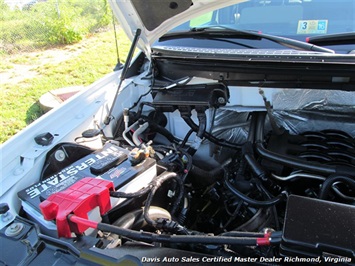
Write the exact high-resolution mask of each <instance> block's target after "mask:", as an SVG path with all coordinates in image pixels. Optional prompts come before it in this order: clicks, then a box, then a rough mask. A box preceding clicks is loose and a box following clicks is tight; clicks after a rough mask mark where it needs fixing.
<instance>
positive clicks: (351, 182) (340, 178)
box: [319, 175, 355, 199]
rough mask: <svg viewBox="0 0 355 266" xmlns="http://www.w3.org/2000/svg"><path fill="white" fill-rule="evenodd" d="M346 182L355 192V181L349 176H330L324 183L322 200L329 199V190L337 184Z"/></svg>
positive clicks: (320, 194) (321, 191) (321, 194)
mask: <svg viewBox="0 0 355 266" xmlns="http://www.w3.org/2000/svg"><path fill="white" fill-rule="evenodd" d="M338 181H341V182H344V183H346V184H347V185H349V186H350V187H351V188H352V189H354V190H355V180H354V179H352V178H350V177H347V176H339V175H332V176H329V177H328V178H327V179H326V180H325V181H324V183H323V185H322V188H321V190H320V193H319V198H320V199H327V197H328V195H329V190H330V189H331V187H332V185H333V184H334V183H335V182H338Z"/></svg>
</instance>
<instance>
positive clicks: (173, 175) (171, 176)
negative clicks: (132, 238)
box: [143, 172, 184, 226]
mask: <svg viewBox="0 0 355 266" xmlns="http://www.w3.org/2000/svg"><path fill="white" fill-rule="evenodd" d="M170 179H174V180H175V181H177V183H178V186H179V194H178V197H177V198H176V200H175V204H174V206H173V209H172V211H171V213H174V212H175V211H176V208H177V207H178V206H179V203H180V202H181V200H182V198H183V196H184V189H183V184H182V180H181V179H180V177H179V176H178V175H177V174H176V173H174V172H164V173H163V174H161V175H160V176H158V177H157V178H156V179H154V185H153V186H152V190H151V191H150V193H149V195H148V197H147V200H146V202H145V206H144V210H143V215H144V219H145V220H146V221H147V223H148V224H150V225H152V226H155V225H156V221H153V220H152V219H151V218H150V217H149V208H150V206H151V203H152V200H153V197H154V195H155V193H156V191H157V190H158V188H160V187H161V185H162V184H163V183H164V182H165V181H167V180H170Z"/></svg>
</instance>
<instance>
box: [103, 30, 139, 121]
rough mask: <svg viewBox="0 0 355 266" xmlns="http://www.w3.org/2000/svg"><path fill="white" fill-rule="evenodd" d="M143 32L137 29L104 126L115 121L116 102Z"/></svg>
mask: <svg viewBox="0 0 355 266" xmlns="http://www.w3.org/2000/svg"><path fill="white" fill-rule="evenodd" d="M141 32H142V30H141V29H137V30H136V34H135V35H134V39H133V41H132V45H131V47H130V49H129V52H128V55H127V59H126V63H125V64H124V66H123V69H122V72H121V76H120V83H119V84H118V87H117V90H116V94H115V98H114V99H113V102H112V105H111V108H110V111H109V113H108V114H107V116H106V118H105V120H104V124H105V125H106V126H107V125H109V124H110V122H111V121H112V119H114V117H113V116H112V110H113V108H114V106H115V103H116V100H117V96H118V92H119V91H120V88H121V86H122V83H123V81H124V80H125V79H126V76H127V71H128V68H129V66H130V64H131V61H132V57H133V54H134V50H135V49H136V47H137V43H138V40H139V36H140V35H141Z"/></svg>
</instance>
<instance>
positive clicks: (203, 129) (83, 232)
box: [2, 83, 355, 264]
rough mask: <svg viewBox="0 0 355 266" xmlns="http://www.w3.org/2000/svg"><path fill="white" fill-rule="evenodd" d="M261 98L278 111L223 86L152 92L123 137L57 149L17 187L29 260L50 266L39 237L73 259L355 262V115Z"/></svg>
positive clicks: (126, 113) (86, 136) (129, 115)
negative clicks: (33, 179)
mask: <svg viewBox="0 0 355 266" xmlns="http://www.w3.org/2000/svg"><path fill="white" fill-rule="evenodd" d="M260 94H261V96H262V97H263V99H264V102H265V108H264V110H266V111H263V110H260V111H257V110H253V111H248V110H246V111H244V112H241V111H238V112H237V111H235V110H234V109H233V108H232V106H230V104H229V103H230V90H229V88H228V86H227V85H225V84H223V83H215V84H197V85H187V84H178V85H177V86H175V87H173V88H168V89H166V88H165V89H161V88H157V87H154V86H153V87H152V89H150V90H149V95H151V97H152V101H143V100H142V98H139V99H138V101H137V102H136V103H135V104H134V105H133V106H131V107H130V108H126V109H125V110H123V112H122V115H121V117H120V118H119V119H117V121H116V126H115V132H114V136H113V137H112V138H107V137H106V136H105V135H104V134H102V131H100V130H99V129H98V130H88V131H86V132H83V134H82V136H80V137H78V139H77V140H78V141H77V143H61V144H59V145H56V146H55V147H54V148H53V149H52V150H51V151H50V152H49V153H48V154H47V156H46V161H45V164H44V167H43V170H42V173H41V178H40V180H38V182H37V183H35V184H33V185H31V186H29V187H28V188H26V189H24V190H22V191H19V192H18V197H19V198H20V199H21V202H22V217H23V218H21V217H19V218H16V219H20V220H21V219H23V221H18V222H19V223H21V224H22V226H23V224H25V227H26V228H25V229H22V231H21V233H19V234H17V235H16V238H17V239H21V241H22V243H23V245H22V246H21V248H20V250H21V252H20V253H21V254H22V255H21V256H23V257H24V258H26V259H27V260H30V259H33V257H35V256H38V260H40V259H41V256H40V255H39V254H45V253H44V252H42V253H41V251H40V250H36V251H34V250H32V251H29V250H31V248H29V246H31V244H28V243H31V241H32V243H33V242H36V241H37V242H41V243H42V244H41V245H37V246H40V247H41V249H42V250H47V251H48V253H51V252H52V251H53V250H56V252H57V254H60V255H58V256H59V257H60V262H63V261H66V263H72V262H73V261H75V260H74V259H72V257H71V256H70V254H76V255H78V254H79V253H80V260H81V261H82V262H83V263H89V262H90V263H98V264H105V263H107V262H122V261H124V260H128V261H134V260H135V258H132V256H131V257H129V256H128V257H127V254H131V255H134V256H135V257H138V259H139V261H140V262H147V263H153V264H154V263H157V262H164V258H165V259H167V256H168V257H169V259H171V260H172V259H173V258H175V261H171V262H230V261H229V260H231V261H232V262H247V261H246V260H245V259H246V258H249V259H251V258H263V261H261V260H260V259H258V260H257V261H256V262H258V263H263V262H265V263H267V262H277V260H276V261H275V260H272V258H279V257H294V256H296V257H297V256H300V257H307V258H312V259H313V260H310V262H313V263H317V258H318V257H322V256H328V255H329V254H331V256H333V257H336V258H342V259H343V262H344V261H345V262H349V260H348V261H346V259H350V261H351V260H352V261H355V242H354V232H355V224H354V223H353V222H352V221H355V179H354V176H355V166H354V165H355V138H354V133H355V131H354V128H353V123H354V120H353V117H351V115H347V114H342V115H343V116H342V117H341V119H339V114H336V115H335V112H332V111H322V112H318V111H314V110H296V111H294V110H274V109H273V108H272V106H271V105H270V103H269V102H268V99H267V97H266V96H265V95H264V94H263V92H262V91H261V90H260ZM333 111H334V110H333ZM340 120H341V121H340ZM95 138H99V142H102V143H103V145H102V147H100V148H99V149H93V148H92V147H90V148H89V147H87V146H85V145H83V143H84V144H85V142H89V141H91V140H92V139H95ZM345 221H346V222H345ZM34 224H36V225H34ZM5 230H6V232H2V234H5V235H7V237H8V239H9V240H8V241H9V242H11V241H13V240H11V237H10V236H11V233H9V229H5V228H4V229H2V231H5ZM39 232H40V233H39ZM9 234H10V236H9ZM26 243H27V244H26ZM33 246H34V245H33ZM6 247H7V248H10V247H11V245H10V244H9V245H6ZM54 247H55V248H54ZM38 249H39V248H38ZM133 250H134V251H133ZM79 251H80V252H79ZM52 253H53V252H52ZM36 254H37V255H36ZM326 254H328V255H326ZM43 256H45V255H43ZM329 256H330V255H329ZM59 257H58V258H59ZM236 258H237V259H236ZM243 258H244V260H243ZM344 258H345V259H344ZM176 259H177V261H176ZM42 260H43V257H42ZM58 260H59V259H58ZM254 262H255V261H254Z"/></svg>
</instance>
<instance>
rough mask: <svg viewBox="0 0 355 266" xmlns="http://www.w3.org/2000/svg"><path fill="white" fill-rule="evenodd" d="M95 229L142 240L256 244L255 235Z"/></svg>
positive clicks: (109, 226)
mask: <svg viewBox="0 0 355 266" xmlns="http://www.w3.org/2000/svg"><path fill="white" fill-rule="evenodd" d="M97 229H99V230H102V231H104V232H111V233H114V234H117V235H120V236H122V237H126V238H129V239H134V240H137V241H144V242H159V243H174V244H176V243H188V244H215V245H242V246H256V245H257V238H255V237H228V236H209V235H163V234H154V233H149V232H138V231H134V230H130V229H125V228H120V227H116V226H113V225H110V224H104V223H99V224H98V225H97Z"/></svg>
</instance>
